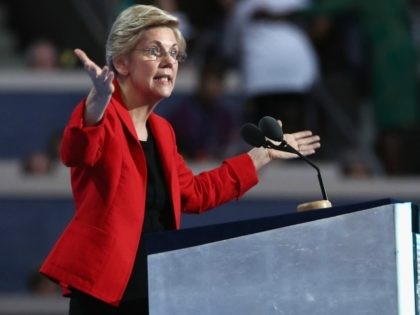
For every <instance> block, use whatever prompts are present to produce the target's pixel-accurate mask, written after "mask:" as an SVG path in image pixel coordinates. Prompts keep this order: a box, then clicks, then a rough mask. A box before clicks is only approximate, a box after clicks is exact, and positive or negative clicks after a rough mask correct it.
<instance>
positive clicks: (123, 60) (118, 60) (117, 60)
mask: <svg viewBox="0 0 420 315" xmlns="http://www.w3.org/2000/svg"><path fill="white" fill-rule="evenodd" d="M112 64H113V66H114V68H115V70H117V72H118V74H120V75H127V74H128V59H127V56H126V55H125V54H123V55H119V56H116V57H114V58H112Z"/></svg>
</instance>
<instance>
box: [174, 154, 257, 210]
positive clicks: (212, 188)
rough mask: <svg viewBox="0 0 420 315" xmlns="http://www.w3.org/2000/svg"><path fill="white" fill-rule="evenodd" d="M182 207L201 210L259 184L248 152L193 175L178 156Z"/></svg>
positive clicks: (214, 205) (234, 196)
mask: <svg viewBox="0 0 420 315" xmlns="http://www.w3.org/2000/svg"><path fill="white" fill-rule="evenodd" d="M178 172H179V181H180V188H181V210H182V211H183V212H190V213H200V212H203V211H206V210H209V209H211V208H214V207H216V206H219V205H221V204H223V203H225V202H227V201H230V200H233V199H238V198H239V197H241V196H242V195H243V194H244V193H245V192H246V191H248V190H249V189H250V188H251V187H253V186H254V185H256V184H257V183H258V177H257V171H256V169H255V167H254V164H253V163H252V160H251V158H250V157H249V155H248V154H241V155H238V156H235V157H232V158H230V159H227V160H225V161H223V163H222V164H221V165H220V166H219V167H217V168H215V169H213V170H210V171H207V172H202V173H200V174H198V175H193V174H192V171H191V170H190V169H189V168H188V167H187V166H186V164H185V161H184V159H183V158H182V157H181V156H180V155H179V156H178Z"/></svg>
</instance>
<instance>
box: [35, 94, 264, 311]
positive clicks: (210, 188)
mask: <svg viewBox="0 0 420 315" xmlns="http://www.w3.org/2000/svg"><path fill="white" fill-rule="evenodd" d="M116 90H117V91H116V92H115V93H114V95H113V97H112V99H111V102H110V104H109V106H108V108H107V109H106V112H105V115H104V118H103V119H102V121H101V122H100V123H99V124H98V125H96V126H89V127H84V126H83V111H84V106H85V102H84V101H82V102H81V103H80V104H79V105H78V106H77V107H76V109H75V110H74V112H73V114H72V116H71V118H70V121H69V123H68V125H67V127H66V128H65V131H64V135H63V139H62V146H61V158H62V160H63V162H64V164H65V165H67V166H70V167H71V185H72V190H73V196H74V200H75V205H76V212H75V215H74V217H73V218H72V220H71V222H70V223H69V225H68V226H67V228H66V229H65V231H64V232H63V234H62V235H61V237H60V239H59V240H58V241H57V243H56V244H55V246H54V248H53V249H52V251H51V252H50V254H49V255H48V257H47V258H46V260H45V262H44V263H43V265H42V267H41V270H40V271H41V273H43V274H44V275H46V276H48V277H50V278H51V279H53V280H55V281H57V282H59V283H60V284H61V286H62V287H63V288H64V289H66V288H67V289H68V288H76V289H78V290H80V291H83V292H85V293H88V294H90V295H92V296H94V297H96V298H98V299H100V300H103V301H105V302H107V303H110V304H114V305H118V304H119V303H120V300H121V298H122V295H123V293H124V290H125V288H126V285H127V283H128V279H129V277H130V274H131V271H132V268H133V264H134V258H135V255H136V251H137V248H138V244H139V241H140V235H141V227H142V225H143V218H144V212H145V209H144V207H145V199H146V185H147V178H146V177H147V167H146V161H145V156H144V153H143V150H142V147H141V145H140V143H139V140H138V137H137V135H136V131H135V129H134V125H133V123H132V120H131V117H130V115H129V113H128V111H127V109H126V108H125V106H124V105H123V103H122V101H121V98H120V96H119V92H118V89H116ZM149 123H150V128H151V130H152V133H153V135H154V137H155V139H156V143H157V147H158V151H159V153H160V156H161V159H162V164H163V170H164V173H165V178H166V182H167V185H168V187H169V190H170V194H171V198H172V208H173V211H174V218H175V223H176V228H177V229H178V228H179V227H180V217H181V211H182V212H190V213H200V212H203V211H205V210H208V209H210V208H213V207H215V206H218V205H220V204H222V203H224V202H227V201H229V200H232V199H235V198H239V197H240V196H241V195H242V194H244V193H245V191H247V190H248V189H249V188H251V187H252V186H253V185H255V184H256V183H257V181H258V179H257V175H256V170H255V168H254V165H253V163H252V160H251V159H250V157H249V156H248V155H247V154H242V155H239V156H236V157H233V158H231V159H227V160H225V161H224V162H223V163H222V165H221V166H220V167H218V168H216V169H214V170H211V171H208V172H203V173H201V174H199V175H193V173H192V172H191V170H190V169H189V168H188V167H187V166H186V164H185V161H184V159H183V158H182V157H181V155H179V154H178V152H177V147H176V143H175V135H174V132H173V130H172V127H171V125H170V124H169V123H168V122H167V121H166V120H165V119H163V118H162V117H159V116H158V115H156V114H152V115H151V116H150V117H149ZM186 123H188V122H186Z"/></svg>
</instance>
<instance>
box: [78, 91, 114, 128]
mask: <svg viewBox="0 0 420 315" xmlns="http://www.w3.org/2000/svg"><path fill="white" fill-rule="evenodd" d="M110 99H111V95H99V94H97V93H96V91H95V90H94V89H92V90H91V91H90V92H89V95H88V96H87V98H86V106H85V112H84V122H85V125H86V126H91V125H95V124H97V123H98V122H99V121H100V120H101V119H102V117H103V115H104V112H105V108H106V107H107V105H108V103H109V101H110Z"/></svg>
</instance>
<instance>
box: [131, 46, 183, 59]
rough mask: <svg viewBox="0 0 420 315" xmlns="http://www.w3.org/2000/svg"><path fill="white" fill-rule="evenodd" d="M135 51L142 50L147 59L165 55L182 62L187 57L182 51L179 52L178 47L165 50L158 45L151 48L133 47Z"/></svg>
mask: <svg viewBox="0 0 420 315" xmlns="http://www.w3.org/2000/svg"><path fill="white" fill-rule="evenodd" d="M134 50H135V51H141V52H143V55H144V56H145V57H147V58H148V59H149V60H157V59H160V58H163V57H165V56H167V55H169V56H171V57H172V58H173V59H175V60H176V61H178V62H184V61H185V59H187V54H186V53H184V52H180V51H179V50H178V49H175V48H171V49H170V50H169V51H166V50H165V49H163V48H160V47H151V48H143V49H140V48H137V49H134Z"/></svg>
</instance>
